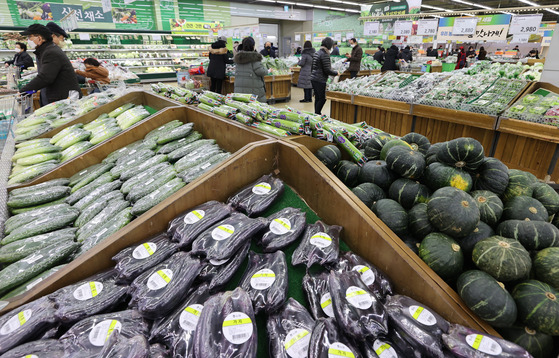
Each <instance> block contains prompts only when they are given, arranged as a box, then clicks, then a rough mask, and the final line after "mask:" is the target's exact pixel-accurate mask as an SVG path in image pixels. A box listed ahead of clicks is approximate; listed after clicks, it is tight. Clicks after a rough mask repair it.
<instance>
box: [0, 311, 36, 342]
mask: <svg viewBox="0 0 559 358" xmlns="http://www.w3.org/2000/svg"><path fill="white" fill-rule="evenodd" d="M32 315H33V311H32V310H24V311H20V312H19V313H18V314H16V315H14V316H12V317H11V318H10V319H9V320H8V321H7V322H6V323H4V325H3V326H2V328H0V335H1V336H5V335H6V334H10V333H12V332H13V331H15V330H17V329H18V328H19V327H21V326H23V325H24V324H25V323H26V322H27V321H29V319H30V318H31V316H32Z"/></svg>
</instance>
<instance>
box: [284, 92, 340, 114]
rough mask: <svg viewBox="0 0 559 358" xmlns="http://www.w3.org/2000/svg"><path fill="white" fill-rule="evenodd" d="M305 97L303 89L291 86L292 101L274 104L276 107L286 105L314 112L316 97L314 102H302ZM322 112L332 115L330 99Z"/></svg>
mask: <svg viewBox="0 0 559 358" xmlns="http://www.w3.org/2000/svg"><path fill="white" fill-rule="evenodd" d="M303 97H304V92H303V89H301V88H297V87H291V101H290V102H278V103H276V104H274V107H278V108H285V107H286V106H289V107H293V108H297V109H300V110H304V111H310V112H314V97H313V102H310V103H300V102H299V101H300V100H302V99H303ZM322 114H325V115H327V116H329V115H330V100H327V101H326V104H325V105H324V108H323V109H322Z"/></svg>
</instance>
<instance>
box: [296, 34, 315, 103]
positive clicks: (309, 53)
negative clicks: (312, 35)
mask: <svg viewBox="0 0 559 358" xmlns="http://www.w3.org/2000/svg"><path fill="white" fill-rule="evenodd" d="M303 47H304V49H303V51H302V53H301V59H300V60H299V63H298V65H299V66H300V67H301V72H300V73H299V81H298V82H297V87H299V88H302V89H303V91H304V92H305V98H303V99H302V100H301V101H300V102H301V103H305V102H312V83H311V71H312V61H313V56H314V53H315V52H316V51H315V49H314V48H313V47H312V42H310V41H305V44H304V45H303Z"/></svg>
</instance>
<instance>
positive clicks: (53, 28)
mask: <svg viewBox="0 0 559 358" xmlns="http://www.w3.org/2000/svg"><path fill="white" fill-rule="evenodd" d="M46 26H47V29H49V30H50V32H52V42H54V43H55V44H56V45H57V46H58V47H60V48H64V46H65V45H66V42H64V41H65V40H66V39H67V38H68V37H69V36H68V33H66V31H64V29H63V28H62V27H60V26H58V25H57V24H55V23H54V22H49V23H48V24H47V25H46Z"/></svg>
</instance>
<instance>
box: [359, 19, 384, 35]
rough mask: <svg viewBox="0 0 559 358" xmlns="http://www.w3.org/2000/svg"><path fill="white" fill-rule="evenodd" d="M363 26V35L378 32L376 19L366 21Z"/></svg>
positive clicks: (376, 33)
mask: <svg viewBox="0 0 559 358" xmlns="http://www.w3.org/2000/svg"><path fill="white" fill-rule="evenodd" d="M363 26H364V28H363V35H365V36H377V35H378V34H379V33H380V32H379V30H380V22H378V21H366V22H365V24H364V25H363Z"/></svg>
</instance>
